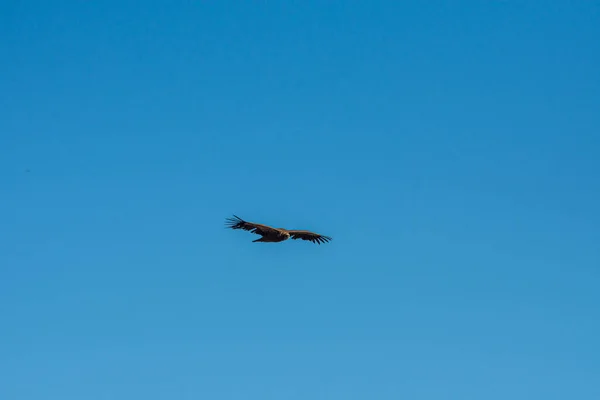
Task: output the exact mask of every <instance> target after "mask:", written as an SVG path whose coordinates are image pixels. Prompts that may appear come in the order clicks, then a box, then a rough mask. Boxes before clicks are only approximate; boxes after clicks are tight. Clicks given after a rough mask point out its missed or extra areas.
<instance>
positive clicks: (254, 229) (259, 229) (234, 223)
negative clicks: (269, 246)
mask: <svg viewBox="0 0 600 400" xmlns="http://www.w3.org/2000/svg"><path fill="white" fill-rule="evenodd" d="M226 224H227V228H231V229H243V230H245V231H249V232H251V233H256V234H257V235H260V236H261V237H260V238H259V239H256V240H253V242H283V241H284V240H288V239H294V240H296V239H302V240H308V241H309V242H313V243H317V244H321V243H325V242H329V241H330V240H332V239H331V238H330V237H329V236H324V235H319V234H318V233H314V232H310V231H301V230H290V229H284V228H273V227H270V226H268V225H263V224H257V223H254V222H248V221H244V220H243V219H241V218H240V217H238V216H236V215H234V218H227V220H226Z"/></svg>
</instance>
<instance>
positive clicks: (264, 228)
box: [226, 215, 279, 236]
mask: <svg viewBox="0 0 600 400" xmlns="http://www.w3.org/2000/svg"><path fill="white" fill-rule="evenodd" d="M226 221H227V222H226V224H227V228H231V229H243V230H245V231H249V232H251V233H256V234H257V235H261V236H265V235H269V234H274V233H278V232H279V231H278V230H277V229H275V228H271V227H270V226H268V225H263V224H256V223H254V222H248V221H244V220H243V219H241V218H240V217H238V216H237V215H234V218H227V220H226Z"/></svg>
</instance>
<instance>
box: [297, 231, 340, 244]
mask: <svg viewBox="0 0 600 400" xmlns="http://www.w3.org/2000/svg"><path fill="white" fill-rule="evenodd" d="M287 232H288V233H289V234H290V236H291V238H292V239H294V240H296V239H302V240H308V241H310V242H313V243H317V244H321V243H325V242H329V241H330V240H332V239H331V238H330V237H329V236H325V235H319V234H318V233H314V232H310V231H298V230H287Z"/></svg>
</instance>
